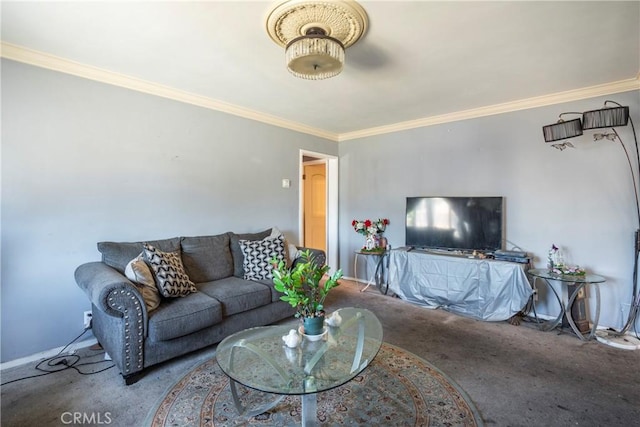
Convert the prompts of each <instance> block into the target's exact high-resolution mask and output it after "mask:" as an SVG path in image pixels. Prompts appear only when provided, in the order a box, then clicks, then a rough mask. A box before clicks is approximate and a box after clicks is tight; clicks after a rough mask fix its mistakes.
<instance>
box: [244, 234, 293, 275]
mask: <svg viewBox="0 0 640 427" xmlns="http://www.w3.org/2000/svg"><path fill="white" fill-rule="evenodd" d="M239 243H240V249H242V254H243V255H244V262H243V264H242V266H243V268H244V279H245V280H271V279H273V275H272V274H271V270H273V266H272V265H271V260H272V259H273V258H274V257H275V258H276V259H277V260H278V261H282V260H283V259H285V250H284V237H283V236H282V235H280V236H277V237H267V238H266V239H263V240H240V241H239Z"/></svg>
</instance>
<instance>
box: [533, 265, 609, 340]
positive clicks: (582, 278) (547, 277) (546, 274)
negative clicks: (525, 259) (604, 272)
mask: <svg viewBox="0 0 640 427" xmlns="http://www.w3.org/2000/svg"><path fill="white" fill-rule="evenodd" d="M527 273H528V274H529V275H531V276H532V277H533V278H534V288H535V285H536V282H537V279H542V283H544V284H546V285H547V288H549V289H551V291H552V292H553V294H554V295H555V297H556V299H557V300H558V304H560V313H559V314H558V317H557V318H556V319H555V320H552V321H550V322H547V323H545V324H541V325H540V327H541V329H543V330H545V331H550V330H552V329H554V328H556V327H557V326H558V325H560V323H561V322H562V318H563V317H565V318H566V319H567V322H568V323H569V325H570V326H571V329H572V330H573V332H575V334H576V335H577V336H578V337H579V338H580V339H581V340H583V341H587V340H590V339H592V338H594V336H595V333H596V328H597V327H598V320H599V319H600V286H599V284H600V283H604V282H605V278H604V277H602V276H598V275H596V274H584V275H567V274H557V273H553V272H550V271H549V270H548V269H546V268H536V269H532V270H529V271H528V272H527ZM549 281H558V282H560V283H561V284H562V286H563V287H566V290H564V289H563V295H566V296H567V298H568V301H567V303H566V304H565V303H564V301H563V300H564V298H561V297H560V295H558V293H557V292H556V290H555V288H554V287H553V286H551V283H549ZM589 285H592V288H594V289H595V303H596V311H595V314H594V317H593V322H592V327H591V331H590V332H589V334H588V335H586V336H585V335H584V334H583V332H582V331H581V330H580V329H579V328H578V326H577V325H576V322H575V320H574V318H573V316H572V310H571V309H572V307H573V305H574V302H576V299H578V297H579V296H581V297H584V290H585V289H587V287H588V286H589ZM572 287H573V291H572V292H570V288H572ZM536 297H537V295H534V296H533V312H534V315H535V316H536V321H538V316H537V314H536V311H535V310H536V308H535V307H536V306H535V300H536ZM579 315H580V316H581V317H582V316H584V318H586V313H585V312H582V313H580V314H579Z"/></svg>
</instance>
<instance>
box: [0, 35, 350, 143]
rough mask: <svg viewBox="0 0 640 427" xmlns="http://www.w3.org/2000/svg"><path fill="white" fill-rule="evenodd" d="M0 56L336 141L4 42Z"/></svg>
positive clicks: (317, 132)
mask: <svg viewBox="0 0 640 427" xmlns="http://www.w3.org/2000/svg"><path fill="white" fill-rule="evenodd" d="M0 56H2V57H3V58H6V59H10V60H13V61H17V62H22V63H25V64H29V65H34V66H36V67H41V68H46V69H49V70H53V71H59V72H61V73H65V74H71V75H74V76H77V77H82V78H85V79H89V80H94V81H98V82H101V83H106V84H110V85H113V86H119V87H123V88H126V89H131V90H135V91H138V92H143V93H146V94H149V95H155V96H160V97H163V98H167V99H172V100H174V101H178V102H184V103H186V104H191V105H196V106H198V107H203V108H208V109H210V110H215V111H221V112H223V113H227V114H232V115H234V116H239V117H243V118H245V119H249V120H255V121H258V122H262V123H267V124H269V125H273V126H278V127H281V128H285V129H289V130H294V131H297V132H301V133H305V134H309V135H314V136H317V137H320V138H324V139H329V140H331V141H336V142H337V141H338V137H339V135H338V134H337V133H333V132H328V131H326V130H323V129H318V128H314V127H311V126H306V125H304V124H301V123H297V122H293V121H290V120H285V119H283V118H280V117H277V116H272V115H270V114H266V113H262V112H259V111H255V110H251V109H248V108H244V107H240V106H237V105H233V104H229V103H226V102H222V101H218V100H215V99H211V98H207V97H205V96H201V95H196V94H193V93H189V92H185V91H181V90H178V89H174V88H172V87H169V86H164V85H160V84H157V83H153V82H149V81H146V80H142V79H138V78H135V77H130V76H127V75H124V74H119V73H114V72H113V71H108V70H104V69H102V68H98V67H93V66H90V65H85V64H81V63H79V62H75V61H71V60H68V59H65V58H60V57H58V56H54V55H50V54H48V53H44V52H39V51H36V50H32V49H27V48H25V47H22V46H17V45H14V44H11V43H7V42H0Z"/></svg>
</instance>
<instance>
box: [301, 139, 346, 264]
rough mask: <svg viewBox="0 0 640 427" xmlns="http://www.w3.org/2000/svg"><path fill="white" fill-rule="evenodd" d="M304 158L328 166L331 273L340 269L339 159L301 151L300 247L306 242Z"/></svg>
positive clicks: (328, 235)
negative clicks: (321, 162) (308, 157)
mask: <svg viewBox="0 0 640 427" xmlns="http://www.w3.org/2000/svg"><path fill="white" fill-rule="evenodd" d="M304 156H310V157H315V158H316V159H320V160H322V161H324V163H325V164H326V172H327V175H326V177H327V178H326V179H327V186H326V188H327V190H326V191H327V195H326V200H327V212H326V221H327V224H326V225H327V242H326V246H327V265H328V266H329V267H331V271H330V273H332V272H334V271H335V270H337V269H338V157H337V156H332V155H329V154H325V153H318V152H315V151H308V150H300V161H299V162H298V164H299V182H300V185H299V186H298V201H299V206H298V236H299V238H298V245H302V244H303V242H304V239H303V237H304V186H303V184H302V175H303V174H304V162H303V159H304Z"/></svg>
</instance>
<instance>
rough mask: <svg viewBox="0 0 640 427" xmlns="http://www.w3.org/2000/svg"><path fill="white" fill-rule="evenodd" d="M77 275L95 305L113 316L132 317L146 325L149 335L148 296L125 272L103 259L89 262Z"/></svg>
mask: <svg viewBox="0 0 640 427" xmlns="http://www.w3.org/2000/svg"><path fill="white" fill-rule="evenodd" d="M75 279H76V283H77V284H78V286H79V287H80V289H82V290H83V291H84V292H85V293H86V294H87V296H88V297H89V300H90V301H91V303H92V304H93V305H94V306H95V307H97V308H98V309H99V310H101V311H103V312H104V313H105V314H107V315H109V316H114V317H127V318H129V319H128V320H129V321H130V322H131V323H133V324H138V325H140V326H141V327H142V333H143V336H146V325H147V308H146V306H145V304H144V299H143V298H142V295H141V294H140V292H139V291H138V289H137V288H136V286H135V285H134V284H133V283H132V282H131V281H130V280H129V279H127V278H126V277H125V276H124V275H122V273H120V272H119V271H117V270H115V269H114V268H111V267H109V266H108V265H106V264H105V263H103V262H89V263H86V264H82V265H81V266H79V267H78V268H77V269H76V272H75Z"/></svg>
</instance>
